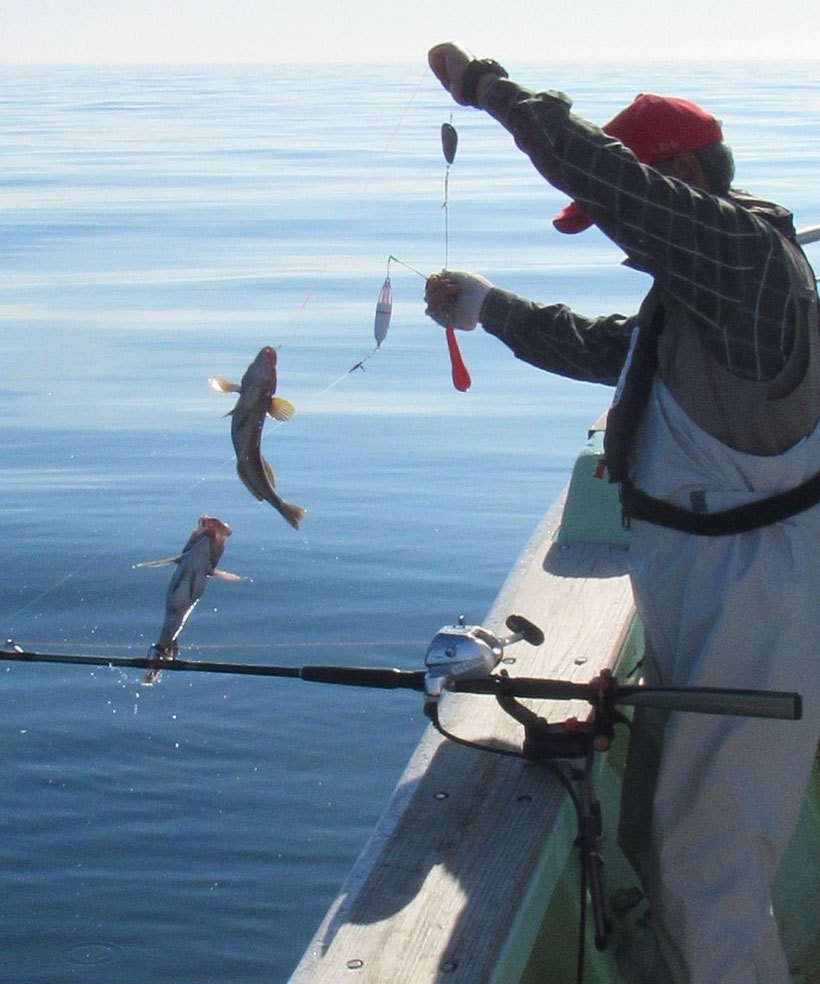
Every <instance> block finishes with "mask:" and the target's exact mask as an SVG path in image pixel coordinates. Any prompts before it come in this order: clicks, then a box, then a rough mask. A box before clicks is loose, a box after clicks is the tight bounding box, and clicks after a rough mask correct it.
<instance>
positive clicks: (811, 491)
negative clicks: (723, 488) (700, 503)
mask: <svg viewBox="0 0 820 984" xmlns="http://www.w3.org/2000/svg"><path fill="white" fill-rule="evenodd" d="M620 496H621V509H622V511H623V517H624V523H625V524H627V525H628V523H629V520H630V519H644V520H646V521H647V522H649V523H654V524H655V525H656V526H667V527H669V528H671V529H673V530H680V531H681V532H682V533H695V534H696V535H699V536H729V535H730V534H733V533H748V532H749V531H750V530H756V529H759V528H760V527H762V526H769V525H771V524H772V523H779V522H781V521H782V520H784V519H789V517H791V516H796V515H797V514H798V513H801V512H803V511H804V510H806V509H810V508H811V507H812V506H816V505H817V504H818V503H820V472H817V473H816V474H814V475H812V477H811V478H810V479H808V481H806V482H803V484H802V485H798V486H796V487H795V488H793V489H789V490H788V491H786V492H779V493H777V494H776V495H771V496H767V497H766V498H765V499H757V500H755V501H754V502H748V503H746V504H745V505H742V506H735V507H734V508H733V509H724V510H722V511H721V512H716V513H699V512H691V511H690V510H688V509H682V508H681V507H680V506H673V505H671V504H670V503H668V502H664V501H663V500H662V499H656V498H655V497H654V496H651V495H647V493H646V492H641V490H640V489H636V488H635V486H634V485H633V484H632V482H631V481H630V480H629V479H628V478H625V479H623V480H622V481H621V489H620Z"/></svg>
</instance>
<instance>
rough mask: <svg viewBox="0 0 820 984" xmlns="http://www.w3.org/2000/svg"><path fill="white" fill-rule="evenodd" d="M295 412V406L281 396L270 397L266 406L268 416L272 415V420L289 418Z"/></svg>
mask: <svg viewBox="0 0 820 984" xmlns="http://www.w3.org/2000/svg"><path fill="white" fill-rule="evenodd" d="M295 413H296V407H295V406H294V405H293V404H292V403H291V402H290V400H286V399H284V397H281V396H274V397H272V398H271V401H270V406H269V407H268V416H269V417H273V419H274V420H290V418H291V417H292V416H293V415H294V414H295Z"/></svg>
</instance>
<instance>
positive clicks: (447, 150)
mask: <svg viewBox="0 0 820 984" xmlns="http://www.w3.org/2000/svg"><path fill="white" fill-rule="evenodd" d="M457 147H458V131H457V130H456V128H455V127H454V126H453V124H452V123H442V124H441V149H442V151H443V153H444V160H445V161H447V163H448V164H452V163H453V161H454V160H455V159H456V148H457Z"/></svg>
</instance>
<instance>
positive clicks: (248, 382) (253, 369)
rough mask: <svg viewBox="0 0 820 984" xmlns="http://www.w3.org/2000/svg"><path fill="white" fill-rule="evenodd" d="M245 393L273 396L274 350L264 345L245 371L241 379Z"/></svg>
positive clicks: (274, 379)
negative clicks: (260, 393)
mask: <svg viewBox="0 0 820 984" xmlns="http://www.w3.org/2000/svg"><path fill="white" fill-rule="evenodd" d="M242 389H243V390H244V391H245V392H248V391H249V390H250V391H253V392H262V393H266V394H268V395H269V396H273V394H274V393H275V392H276V349H275V348H274V347H273V346H272V345H266V346H265V347H264V348H262V349H260V350H259V354H258V355H257V356H256V358H255V359H254V360H253V362H252V363H251V364H250V365H249V366H248V368H247V369H246V370H245V375H244V376H243V377H242Z"/></svg>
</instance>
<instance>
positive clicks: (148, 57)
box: [0, 0, 820, 64]
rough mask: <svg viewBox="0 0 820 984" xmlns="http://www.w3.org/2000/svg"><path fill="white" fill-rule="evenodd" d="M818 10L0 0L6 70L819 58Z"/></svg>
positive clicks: (637, 4) (617, 1)
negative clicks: (462, 56)
mask: <svg viewBox="0 0 820 984" xmlns="http://www.w3.org/2000/svg"><path fill="white" fill-rule="evenodd" d="M819 24H820V14H818V5H817V0H778V2H776V3H771V2H770V3H765V4H753V3H750V2H749V0H687V2H686V3H676V2H671V3H661V2H658V0H653V2H649V0H573V2H572V3H569V4H567V3H555V2H549V0H538V2H535V0H515V2H513V3H507V2H505V0H492V2H491V0H404V2H401V0H130V2H129V3H128V4H121V3H119V2H118V0H1V2H0V63H38V62H73V63H77V62H81V63H82V62H166V63H185V62H220V61H221V62H243V61H244V62H282V61H310V60H314V61H327V60H333V61H406V60H411V61H415V60H420V62H421V63H422V64H423V63H424V59H425V54H426V51H427V49H428V48H429V47H430V46H431V45H433V44H435V43H436V42H438V41H446V40H453V39H456V40H459V41H461V42H462V43H464V44H465V45H466V46H467V47H469V48H471V49H472V50H473V51H475V52H476V53H477V54H479V55H492V56H493V57H496V58H498V59H499V61H506V62H507V63H508V64H515V62H516V61H524V60H531V59H539V60H541V59H543V60H545V61H546V60H549V59H550V58H554V59H556V60H566V59H576V58H577V59H579V60H584V59H590V58H601V57H607V58H614V59H652V60H666V59H669V60H671V59H680V58H685V59H713V58H743V59H748V58H777V59H781V58H811V59H817V58H820V42H818V37H820V32H819V31H818V25H819Z"/></svg>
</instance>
